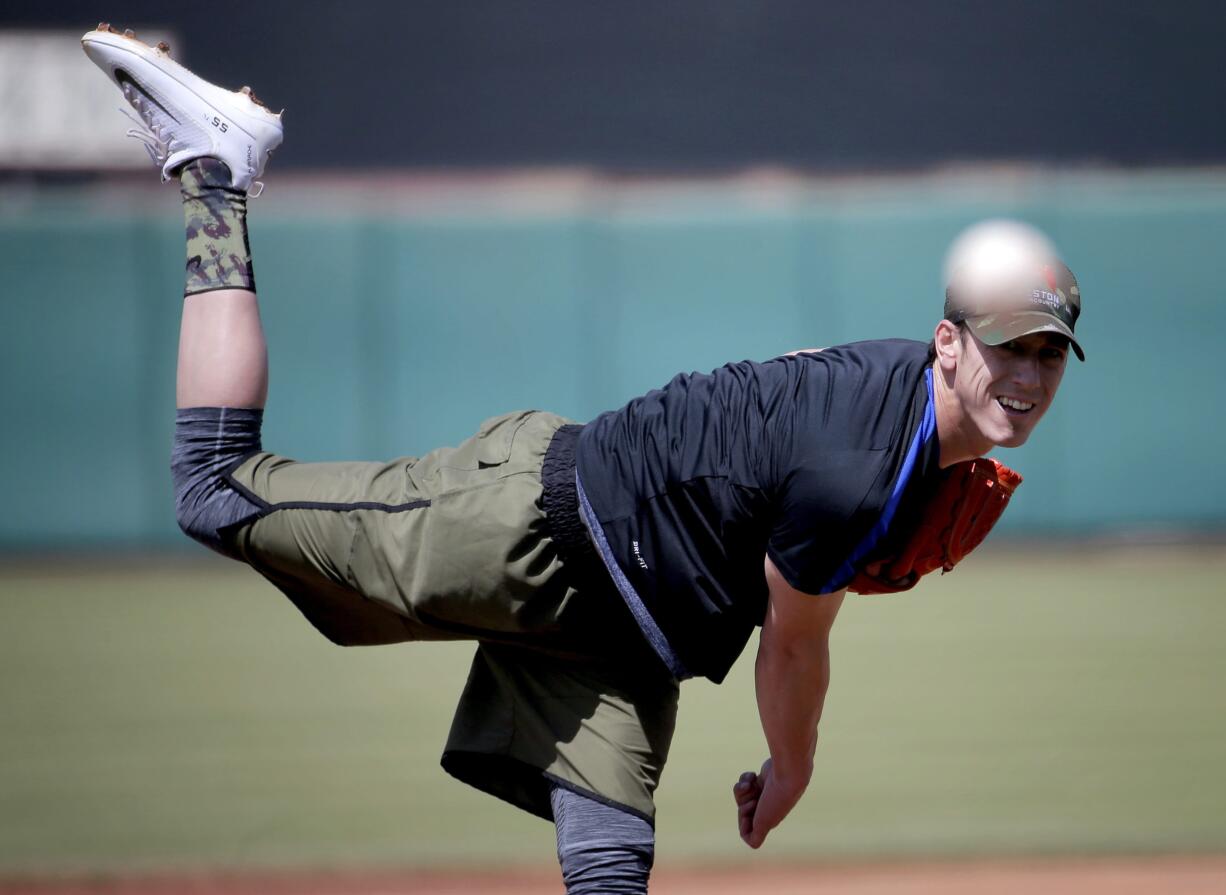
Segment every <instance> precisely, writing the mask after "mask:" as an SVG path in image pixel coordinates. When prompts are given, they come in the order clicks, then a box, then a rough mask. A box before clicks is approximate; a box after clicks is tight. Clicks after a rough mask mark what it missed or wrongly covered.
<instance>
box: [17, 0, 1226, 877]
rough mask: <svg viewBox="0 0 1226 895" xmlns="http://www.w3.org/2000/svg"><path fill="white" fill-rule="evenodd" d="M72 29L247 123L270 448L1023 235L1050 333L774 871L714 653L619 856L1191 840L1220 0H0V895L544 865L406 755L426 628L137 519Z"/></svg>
mask: <svg viewBox="0 0 1226 895" xmlns="http://www.w3.org/2000/svg"><path fill="white" fill-rule="evenodd" d="M99 18H105V19H106V20H108V21H110V22H112V23H113V24H114V25H115V26H116V27H118V28H124V27H132V28H135V29H136V31H137V33H138V35H139V36H141V37H142V38H144V39H146V40H147V41H149V42H151V43H152V42H156V40H158V39H163V38H164V39H167V40H168V41H169V42H170V43H171V46H172V48H173V55H174V56H175V58H177V59H179V60H180V61H182V62H184V63H185V64H187V65H188V66H189V67H191V68H192V69H193V70H195V71H196V72H197V73H198V74H200V75H202V76H203V77H205V78H207V79H210V80H214V81H217V82H219V83H222V84H225V85H227V86H230V87H233V88H237V87H238V86H240V85H242V84H250V85H251V86H253V87H254V88H255V90H256V92H257V93H258V94H259V95H260V97H261V98H262V99H263V100H264V101H266V102H267V103H268V104H269V105H270V106H271V107H273V108H274V109H280V108H282V107H284V108H285V110H286V111H285V127H286V140H285V144H284V145H283V147H282V148H281V149H280V150H278V151H277V153H276V156H275V158H274V160H273V162H272V163H271V165H270V168H269V170H268V171H267V172H266V177H265V179H266V180H267V182H268V188H267V192H266V193H265V194H264V195H263V196H261V197H260V198H258V199H255V200H253V201H252V203H251V211H250V226H251V242H252V247H253V250H254V257H255V267H256V271H257V278H258V283H259V286H260V295H261V303H262V305H263V313H264V320H265V325H266V327H267V330H268V336H269V342H270V352H271V359H272V394H271V397H270V404H269V410H268V415H267V420H266V425H265V439H264V442H265V444H266V445H268V446H269V447H270V448H272V449H274V450H276V451H278V452H281V453H286V454H290V455H293V456H297V457H299V458H301V459H311V460H327V459H342V458H343V459H353V458H371V459H374V458H385V457H389V456H394V455H399V454H414V453H420V452H424V451H426V450H429V449H431V448H433V447H437V446H439V445H441V444H446V443H454V442H456V441H458V440H460V439H461V438H463V437H466V436H467V435H468V434H470V433H471V431H472V430H473V429H474V428H475V426H476V424H477V423H478V422H479V421H480V420H481V419H483V418H484V417H486V416H489V415H492V414H494V413H500V412H503V411H507V410H510V409H513V408H516V407H526V406H532V407H540V408H543V409H548V410H553V411H556V412H559V413H562V414H565V415H568V416H571V417H574V418H576V419H580V420H585V419H589V418H591V417H592V416H594V415H595V414H597V413H599V412H600V411H602V410H606V409H610V408H613V407H616V406H618V405H620V404H622V403H624V402H625V401H626V400H627V399H629V398H631V397H633V396H634V395H636V394H638V393H640V392H642V391H645V390H646V389H648V388H651V387H654V386H657V385H660V384H662V383H663V382H665V381H667V380H668V379H669V378H670V377H671V376H672V375H674V374H675V373H677V372H679V371H682V370H709V369H711V368H713V367H715V366H718V365H719V364H721V363H724V362H727V361H732V360H740V359H744V358H753V359H766V358H769V357H771V356H774V355H776V354H779V353H782V352H785V351H789V350H793V349H797V348H802V347H811V346H821V345H830V344H838V343H841V342H846V341H852V340H856V339H865V338H881V337H895V336H896V337H905V338H913V339H927V338H929V336H930V334H931V331H932V328H933V326H934V325H935V323H936V321H937V319H938V318H939V315H940V312H941V302H942V298H943V284H942V283H941V262H942V256H943V253H944V251H945V249H946V247H947V246H948V244H949V243H950V241H951V240H952V239H953V238H954V236H955V235H957V233H958V232H960V231H961V230H962V229H963V228H965V227H966V226H967V225H969V224H971V223H973V222H975V221H977V220H980V219H982V218H986V217H997V216H1006V217H1013V218H1018V219H1020V220H1024V221H1026V222H1028V223H1030V224H1033V225H1035V226H1037V227H1039V228H1041V229H1042V230H1043V231H1044V232H1046V233H1047V234H1048V235H1049V236H1050V237H1051V238H1052V239H1053V240H1054V242H1055V243H1056V244H1057V246H1058V247H1059V249H1060V250H1061V252H1062V254H1063V255H1064V257H1065V260H1066V261H1067V262H1068V264H1069V266H1070V267H1071V268H1072V269H1073V271H1074V272H1075V273H1076V274H1077V276H1078V278H1079V280H1080V282H1081V287H1082V292H1083V296H1084V308H1085V310H1084V314H1083V317H1082V320H1081V323H1080V324H1079V326H1078V335H1079V336H1080V337H1081V340H1082V344H1083V346H1084V347H1085V349H1086V354H1087V363H1085V364H1084V365H1082V364H1078V363H1076V362H1075V361H1073V362H1071V366H1070V368H1069V370H1068V374H1067V375H1066V378H1065V382H1064V385H1063V386H1062V390H1061V394H1060V397H1059V400H1058V401H1057V403H1056V405H1055V407H1054V408H1053V410H1052V411H1051V412H1050V413H1049V415H1048V418H1047V419H1046V420H1045V421H1044V423H1043V425H1042V426H1041V427H1040V429H1039V432H1038V434H1037V435H1036V437H1035V438H1034V439H1033V441H1032V443H1031V444H1028V445H1027V446H1025V447H1024V448H1022V449H1018V450H1015V451H1006V452H1002V453H1001V454H1000V456H1001V458H1002V459H1003V460H1005V461H1006V462H1008V463H1009V464H1010V465H1012V466H1014V467H1015V468H1017V469H1019V470H1020V471H1021V472H1022V474H1023V475H1024V476H1026V483H1025V485H1024V486H1023V487H1022V489H1021V490H1020V491H1019V492H1018V495H1017V497H1016V498H1015V499H1014V501H1013V504H1012V507H1011V508H1010V511H1009V513H1008V514H1007V516H1006V518H1005V519H1004V520H1003V522H1002V524H1001V526H1000V527H999V529H998V531H997V532H996V533H994V535H993V537H992V539H991V540H990V542H989V545H988V546H987V547H986V548H985V549H984V550H983V551H981V552H980V553H978V554H976V556H975V557H974V558H973V559H972V560H970V561H968V562H967V564H966V565H965V566H964V567H960V568H959V569H958V571H957V573H956V574H954V575H953V576H951V577H947V578H944V579H943V580H937V581H928V582H925V584H924V585H922V586H921V587H920V588H918V589H917V590H916V591H915V592H913V593H911V594H908V595H904V596H900V597H894V598H888V599H881V598H876V599H872V600H868V599H862V600H857V601H855V603H854V605H850V606H849V607H848V609H847V610H845V611H844V621H841V622H840V629H841V630H840V631H838V632H837V633H836V648H837V652H838V655H837V656H836V684H835V687H834V689H833V691H832V695H831V699H830V704H829V708H828V713H827V721H826V723H825V726H824V728H823V745H822V747H821V750H820V753H819V771H818V779H817V781H816V782H815V784H814V790H813V794H812V795H811V796H810V797H809V799H808V800H807V801H806V802H805V803H804V805H803V806H802V808H801V809H800V811H799V813H798V815H797V816H796V817H794V818H793V819H792V820H791V821H790V822H789V825H788V826H787V827H784V828H781V830H780V831H779V833H778V834H776V837H775V846H774V849H775V850H774V851H773V852H771V853H769V854H765V855H762V854H753V855H750V854H749V853H748V852H746V853H745V854H743V855H741V854H740V853H739V847H738V843H737V842H736V841H735V836H734V834H733V832H732V831H733V826H734V824H733V817H732V811H731V808H730V805H731V802H730V800H729V799H728V798H727V791H728V789H729V787H730V786H731V783H732V782H733V781H734V780H735V776H736V774H737V773H739V772H740V771H741V770H744V769H745V768H748V767H753V766H756V764H757V763H758V762H759V761H760V760H761V757H762V754H763V744H762V740H761V735H760V733H759V732H758V728H757V722H756V718H755V716H754V713H753V707H752V681H751V671H752V669H751V668H749V667H748V666H749V665H751V663H749V662H745V661H743V662H742V663H741V665H740V666H739V667H738V670H737V673H736V674H735V675H734V677H733V678H732V679H731V680H730V681H729V683H728V684H727V685H726V686H724V687H722V688H719V689H716V688H712V687H707V686H705V685H704V684H692V685H687V691H688V692H687V694H686V696H685V698H683V701H682V717H681V728H680V732H679V734H678V740H677V744H676V746H675V749H674V754H673V758H672V760H671V763H670V766H669V770H668V772H667V773H666V775H665V780H664V785H663V788H662V790H661V793H660V805H661V816H660V827H659V839H660V855H661V858H660V861H661V864H662V865H663V866H667V862H670V861H671V862H680V863H685V862H691V863H692V862H694V861H697V860H708V859H711V858H713V857H717V858H719V859H721V860H725V861H736V862H740V861H750V862H764V861H766V862H769V861H771V860H777V859H778V858H779V857H780V856H784V857H786V858H787V859H788V860H789V861H793V862H801V863H802V864H803V863H804V862H809V861H815V860H828V859H831V858H848V857H851V858H857V859H860V858H863V859H876V858H897V857H900V856H934V855H935V856H953V857H963V856H972V855H1055V854H1152V853H1155V852H1176V853H1186V852H1196V853H1204V852H1207V853H1221V852H1226V807H1224V806H1226V782H1224V776H1223V775H1222V773H1221V770H1220V769H1221V767H1222V763H1223V761H1224V760H1226V695H1224V694H1226V689H1224V685H1226V659H1224V658H1223V654H1222V651H1221V649H1220V638H1221V632H1222V631H1223V629H1224V628H1226V608H1224V606H1226V604H1224V602H1223V599H1222V598H1223V597H1226V586H1223V584H1222V581H1223V580H1226V577H1224V575H1223V573H1226V550H1224V549H1223V544H1224V543H1226V541H1224V540H1223V535H1224V534H1226V473H1224V472H1223V471H1222V468H1221V464H1220V459H1219V455H1220V454H1221V451H1222V447H1223V444H1224V443H1226V421H1224V417H1223V413H1222V407H1223V404H1222V399H1221V392H1222V390H1223V386H1224V385H1226V376H1224V374H1223V372H1222V366H1221V361H1220V357H1221V349H1220V345H1219V343H1220V339H1221V333H1222V332H1223V331H1224V330H1226V303H1224V302H1223V297H1224V296H1223V287H1222V283H1223V282H1224V281H1226V253H1224V252H1223V245H1222V234H1223V233H1224V232H1226V167H1224V164H1226V117H1224V116H1223V115H1222V114H1221V103H1222V96H1223V87H1226V84H1224V80H1226V78H1224V75H1223V71H1224V69H1223V67H1222V65H1221V52H1220V47H1221V45H1222V42H1223V39H1224V38H1226V9H1224V8H1223V7H1222V5H1221V4H1220V3H1216V2H1199V0H1186V2H1181V3H1174V4H1172V3H1159V2H1149V0H1139V2H1133V3H1129V4H1126V5H1123V6H1121V5H1118V4H1106V3H1101V2H1092V0H1071V2H1046V0H1037V2H1035V0H1031V2H1022V0H999V2H995V3H991V4H981V3H973V2H963V0H929V2H921V3H900V2H897V0H895V2H886V0H861V2H858V3H854V4H849V3H812V2H801V0H759V2H748V0H745V2H741V0H718V2H700V0H677V2H670V3H658V2H657V3H647V2H625V3H616V4H612V3H595V2H587V0H582V2H569V3H563V2H517V3H506V2H465V3H455V4H426V3H416V2H412V3H392V2H387V0H350V2H346V3H338V2H322V0H320V2H306V3H288V2H264V3H258V4H256V3H241V2H233V0H214V2H210V3H209V4H207V5H194V6H192V5H189V6H186V7H182V6H181V7H174V6H171V5H167V4H164V3H152V2H114V3H111V4H110V5H109V6H107V7H98V6H96V5H95V4H84V3H79V2H73V0H64V2H57V3H55V4H36V3H22V2H17V3H12V2H10V3H7V4H5V5H4V7H3V8H2V9H0V274H2V276H0V296H2V306H0V307H2V309H3V318H2V320H3V323H2V324H0V373H2V374H3V381H4V382H5V384H6V386H7V387H6V388H4V389H3V390H0V420H2V421H3V422H0V489H2V493H3V494H4V496H5V498H6V503H7V506H8V512H6V513H5V514H3V516H0V591H2V592H3V596H2V597H0V681H3V683H0V718H2V719H3V720H2V721H0V879H2V878H4V877H5V876H6V875H7V876H10V877H12V876H20V875H27V876H28V875H31V874H32V875H44V874H64V873H75V874H80V873H92V874H99V873H101V874H106V873H112V874H113V873H123V872H136V871H144V870H159V871H162V870H167V869H169V870H177V869H182V868H195V869H199V868H206V869H216V868H248V867H285V866H294V867H301V866H311V867H349V866H359V867H423V866H427V867H434V866H443V867H450V866H455V865H459V864H464V865H466V866H469V865H491V866H502V865H503V864H505V863H508V862H509V863H511V864H515V865H524V864H531V865H533V866H535V865H539V864H548V863H549V862H550V861H551V860H552V859H551V849H552V845H551V830H550V829H549V828H548V826H547V825H545V824H540V823H539V822H537V821H534V820H532V819H530V818H528V817H527V816H523V815H520V814H517V813H516V812H515V811H514V810H513V809H510V808H507V807H505V806H502V805H500V804H495V803H493V802H492V801H491V800H489V799H486V798H483V797H480V796H478V795H476V794H475V793H469V792H467V791H466V790H465V789H464V788H463V787H461V786H460V785H459V784H455V783H453V782H451V781H449V780H447V779H446V778H445V776H444V775H443V773H442V771H441V770H439V769H438V767H437V755H438V750H439V748H440V746H441V744H442V741H443V738H444V736H445V734H446V728H447V722H448V717H449V712H450V709H451V706H452V703H453V700H454V698H455V696H456V695H457V694H458V692H459V689H460V687H461V685H462V682H463V678H464V673H465V666H466V663H467V659H468V654H469V653H470V652H471V648H470V647H464V646H442V645H429V646H425V647H423V648H421V649H418V648H416V647H414V648H413V649H385V650H371V651H342V650H339V649H336V648H334V647H331V646H330V645H328V644H326V643H324V642H323V641H322V640H321V639H319V638H318V637H317V636H316V635H314V634H313V633H312V632H311V631H310V630H309V629H308V628H307V626H306V625H305V624H303V623H302V622H301V621H299V620H298V619H297V618H296V617H295V613H294V610H293V609H292V607H289V606H288V605H287V604H286V605H283V601H282V600H281V599H280V598H279V597H278V596H277V595H276V594H275V593H274V592H273V591H272V590H271V588H269V587H267V586H265V585H262V584H261V583H260V582H259V581H258V580H255V578H254V576H253V575H251V574H249V573H246V572H245V570H243V569H241V568H237V567H232V564H229V563H227V562H225V561H222V560H219V559H216V558H214V557H212V556H209V555H204V551H203V549H202V548H198V547H196V546H195V545H193V544H191V543H190V542H188V541H186V540H185V539H183V538H182V536H181V535H179V533H178V530H177V528H176V526H175V522H174V515H173V505H172V500H171V491H170V481H169V474H168V461H167V458H168V455H169V446H170V438H171V431H172V423H173V413H172V408H173V391H174V382H173V380H174V357H175V339H176V335H177V324H178V312H179V304H180V303H179V295H180V294H181V289H182V272H181V271H182V264H183V247H182V238H183V237H182V221H181V217H180V211H179V200H178V194H177V191H176V190H175V189H174V187H172V186H170V185H165V186H164V185H161V184H159V183H158V182H157V180H158V178H157V176H156V174H155V173H154V172H153V170H152V167H151V166H150V164H149V162H148V160H147V158H146V157H145V155H144V152H143V151H142V149H141V148H140V147H139V146H138V145H137V144H136V143H135V141H131V140H126V139H125V138H124V136H123V133H124V131H125V130H126V128H127V127H128V126H129V123H128V122H127V120H126V119H125V118H124V117H123V116H122V115H121V114H120V112H119V111H118V107H119V106H120V105H121V104H122V98H121V96H120V94H119V92H118V91H116V90H115V89H114V87H113V85H111V84H110V82H109V81H108V80H107V79H106V78H105V77H104V76H103V75H102V74H101V73H100V72H98V71H97V70H96V69H95V68H94V67H93V65H92V64H91V63H90V62H89V61H88V60H87V59H86V58H85V56H84V54H83V53H81V51H80V46H79V37H80V35H81V34H82V33H83V32H85V31H86V30H89V29H90V28H92V27H94V25H95V24H96V23H97V21H98V20H99ZM725 802H727V804H725ZM725 815H726V816H725Z"/></svg>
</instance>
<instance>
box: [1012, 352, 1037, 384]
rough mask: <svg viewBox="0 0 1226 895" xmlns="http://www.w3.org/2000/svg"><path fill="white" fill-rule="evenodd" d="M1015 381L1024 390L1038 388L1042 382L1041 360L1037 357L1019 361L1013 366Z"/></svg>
mask: <svg viewBox="0 0 1226 895" xmlns="http://www.w3.org/2000/svg"><path fill="white" fill-rule="evenodd" d="M1013 381H1014V383H1015V384H1017V385H1018V386H1020V387H1022V388H1026V389H1035V388H1038V387H1039V383H1040V382H1041V381H1042V380H1041V379H1040V377H1039V359H1038V358H1037V357H1026V358H1021V359H1019V360H1018V362H1017V363H1016V364H1014V366H1013Z"/></svg>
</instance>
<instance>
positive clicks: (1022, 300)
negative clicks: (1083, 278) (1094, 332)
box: [945, 258, 1086, 361]
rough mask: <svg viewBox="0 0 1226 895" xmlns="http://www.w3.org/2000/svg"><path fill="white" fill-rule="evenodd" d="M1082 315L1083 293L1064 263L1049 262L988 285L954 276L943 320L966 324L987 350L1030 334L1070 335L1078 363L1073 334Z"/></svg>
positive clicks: (1079, 355) (1079, 353) (1081, 354)
mask: <svg viewBox="0 0 1226 895" xmlns="http://www.w3.org/2000/svg"><path fill="white" fill-rule="evenodd" d="M1080 315H1081V288H1080V287H1079V286H1078V285H1077V278H1076V277H1074V276H1073V272H1072V271H1071V270H1069V269H1068V267H1067V266H1065V264H1064V263H1063V262H1062V261H1059V260H1057V259H1054V258H1053V259H1050V260H1048V261H1045V262H1043V263H1040V264H1036V265H1034V266H1033V268H1031V269H1028V270H1024V271H1014V272H1011V273H1009V274H1008V275H1004V276H999V277H994V278H991V279H990V280H985V279H983V278H978V279H977V278H976V277H975V276H974V275H973V273H971V272H968V271H957V270H956V271H954V272H953V275H952V276H951V277H950V281H949V285H948V286H947V287H946V289H945V319H946V320H949V321H951V322H953V323H961V322H965V323H966V325H967V327H968V328H969V329H970V331H971V332H972V333H974V334H975V336H976V337H977V338H978V339H979V340H980V341H982V342H985V343H986V344H988V345H1000V344H1003V343H1005V342H1008V341H1009V340H1010V339H1017V338H1020V337H1021V336H1025V335H1029V334H1030V333H1038V332H1053V333H1059V334H1060V335H1062V336H1066V337H1067V338H1068V340H1069V344H1070V346H1071V347H1072V349H1073V352H1074V353H1075V354H1076V355H1077V359H1078V360H1081V361H1084V360H1085V359H1086V356H1085V352H1083V351H1082V350H1081V345H1080V344H1079V343H1078V342H1077V337H1076V336H1074V335H1073V327H1074V326H1075V325H1076V324H1077V318H1078V317H1079V316H1080Z"/></svg>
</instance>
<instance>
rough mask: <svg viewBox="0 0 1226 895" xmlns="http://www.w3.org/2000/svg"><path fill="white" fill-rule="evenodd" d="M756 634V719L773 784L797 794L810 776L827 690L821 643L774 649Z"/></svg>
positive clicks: (765, 635)
mask: <svg viewBox="0 0 1226 895" xmlns="http://www.w3.org/2000/svg"><path fill="white" fill-rule="evenodd" d="M771 637H772V632H771V631H770V630H769V628H766V629H764V630H763V632H762V643H761V646H760V647H759V650H758V659H757V665H756V690H757V697H758V714H759V716H760V718H761V721H762V731H763V733H764V734H765V735H766V745H767V748H768V749H769V750H770V757H771V762H772V765H773V768H774V775H775V777H776V779H777V782H778V783H780V784H782V785H784V786H785V788H787V789H797V790H798V792H803V791H804V788H805V787H806V786H807V785H808V783H809V778H810V777H811V776H812V774H813V755H814V752H815V750H816V748H817V727H818V723H819V722H820V721H821V717H822V707H823V705H824V704H825V699H826V690H827V688H828V687H829V684H830V648H829V643H828V641H826V640H824V639H823V640H822V641H820V642H819V643H812V642H811V643H807V644H804V645H803V646H800V645H796V644H790V645H784V644H775V643H772V642H771Z"/></svg>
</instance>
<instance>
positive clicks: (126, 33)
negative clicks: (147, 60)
mask: <svg viewBox="0 0 1226 895" xmlns="http://www.w3.org/2000/svg"><path fill="white" fill-rule="evenodd" d="M123 36H124V37H133V38H134V37H136V32H135V31H133V30H132V29H131V28H124V29H123Z"/></svg>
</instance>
